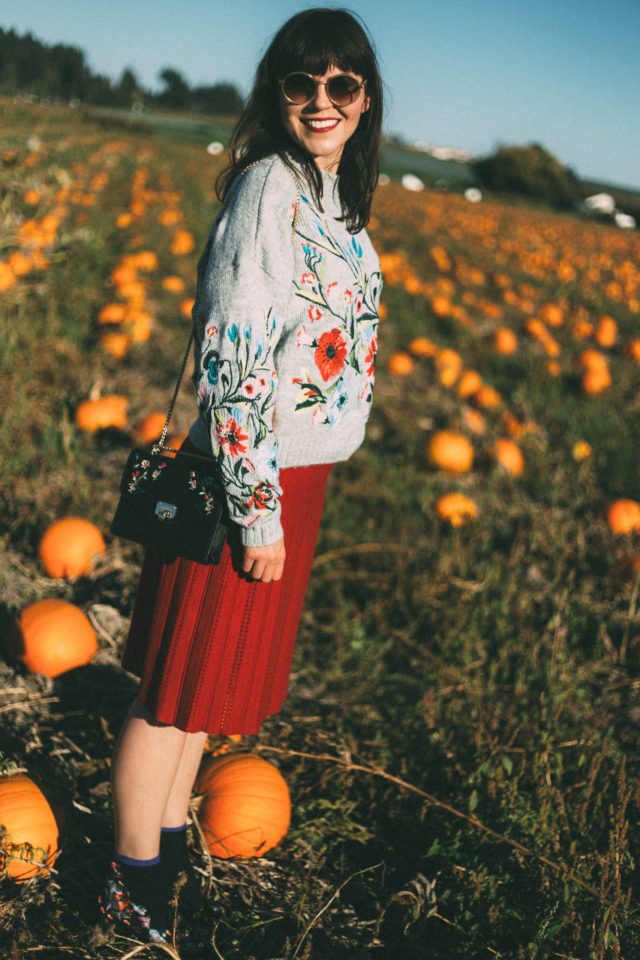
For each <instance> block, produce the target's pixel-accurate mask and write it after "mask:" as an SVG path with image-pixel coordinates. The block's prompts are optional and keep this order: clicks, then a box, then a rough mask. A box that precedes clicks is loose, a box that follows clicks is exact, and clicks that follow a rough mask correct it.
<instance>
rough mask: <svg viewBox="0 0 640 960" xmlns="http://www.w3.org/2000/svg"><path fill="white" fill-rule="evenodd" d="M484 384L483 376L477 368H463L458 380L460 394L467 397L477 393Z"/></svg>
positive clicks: (464, 397)
mask: <svg viewBox="0 0 640 960" xmlns="http://www.w3.org/2000/svg"><path fill="white" fill-rule="evenodd" d="M481 386H482V377H481V376H480V374H479V373H478V371H477V370H463V371H462V373H461V374H460V379H459V380H458V387H457V390H458V396H459V397H462V398H463V399H466V398H467V397H472V396H473V395H474V393H477V392H478V390H479V389H480V388H481Z"/></svg>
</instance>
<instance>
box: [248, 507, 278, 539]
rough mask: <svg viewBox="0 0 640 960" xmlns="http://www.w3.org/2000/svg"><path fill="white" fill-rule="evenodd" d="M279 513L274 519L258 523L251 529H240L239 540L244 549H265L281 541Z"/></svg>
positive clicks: (270, 518)
mask: <svg viewBox="0 0 640 960" xmlns="http://www.w3.org/2000/svg"><path fill="white" fill-rule="evenodd" d="M279 513H280V511H278V515H277V516H275V517H269V518H268V519H265V520H262V521H258V522H256V523H254V524H253V525H252V526H251V527H240V540H241V542H242V545H243V546H244V547H267V546H269V544H271V543H276V542H277V541H278V540H280V539H282V537H283V531H282V524H281V523H280V516H279Z"/></svg>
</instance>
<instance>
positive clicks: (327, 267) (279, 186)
mask: <svg viewBox="0 0 640 960" xmlns="http://www.w3.org/2000/svg"><path fill="white" fill-rule="evenodd" d="M297 181H298V185H299V194H300V199H299V202H297V196H298V189H297V184H296V179H295V178H294V177H293V175H292V173H291V171H290V170H288V169H287V167H286V166H285V164H284V163H283V162H282V161H281V160H280V158H279V157H277V156H270V157H266V158H265V159H264V160H262V161H260V162H259V163H258V164H255V165H253V166H252V167H250V168H249V169H248V170H247V171H246V172H245V174H244V176H242V177H239V178H238V179H237V180H236V181H235V183H234V184H233V187H232V189H231V190H230V192H229V194H228V195H227V197H226V199H225V202H224V204H223V206H222V208H221V210H220V213H219V214H218V217H217V218H216V221H215V223H214V225H213V228H212V230H211V233H210V235H209V240H208V242H207V245H206V247H205V250H204V253H203V254H202V257H201V259H200V262H199V264H198V285H197V292H196V300H195V305H194V308H193V320H194V329H195V366H194V373H193V380H194V384H195V387H196V391H197V395H198V407H199V411H200V417H199V419H198V420H197V421H196V422H195V423H194V425H193V426H192V428H191V431H190V434H189V436H190V439H191V440H192V441H193V442H194V443H195V444H196V445H197V446H199V447H200V448H202V449H205V450H211V451H212V453H213V454H214V456H216V457H217V460H218V467H219V470H220V476H221V479H222V482H223V484H224V487H225V492H226V496H227V502H228V506H229V511H230V516H231V519H232V520H233V521H234V522H235V523H237V524H239V525H240V526H241V528H242V530H241V536H242V542H243V543H244V544H245V545H262V544H269V543H274V542H275V541H276V540H278V539H279V538H280V537H281V536H282V528H281V525H280V504H279V497H280V495H281V490H280V487H279V484H278V471H279V469H280V468H284V467H297V466H306V465H309V464H318V463H334V462H336V461H339V460H346V459H347V458H348V457H349V456H351V454H352V453H353V452H354V450H356V449H357V447H358V446H359V445H360V444H361V443H362V440H363V437H364V429H365V423H366V421H367V418H368V415H369V410H370V405H371V394H372V387H373V376H374V363H375V354H376V347H377V333H376V331H377V323H378V304H379V298H380V289H381V277H380V264H379V261H378V257H377V256H376V253H375V251H374V249H373V247H372V245H371V242H370V240H369V238H368V236H367V234H366V232H365V231H364V230H363V231H361V232H360V233H358V234H356V235H355V236H354V235H352V234H350V233H348V231H347V229H346V227H345V224H344V222H339V221H338V220H337V219H336V218H337V217H340V216H341V215H342V211H341V206H340V200H339V196H338V179H337V177H335V176H332V175H331V174H328V173H323V189H324V193H323V197H322V207H323V212H321V211H320V210H319V209H318V208H317V206H316V205H315V204H314V201H313V199H312V194H311V192H310V190H309V189H308V188H307V186H306V183H305V181H304V179H303V176H302V174H301V173H300V174H299V176H298V178H297ZM296 208H297V215H296V214H295V211H296ZM294 225H295V230H294Z"/></svg>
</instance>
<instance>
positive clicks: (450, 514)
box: [436, 493, 478, 527]
mask: <svg viewBox="0 0 640 960" xmlns="http://www.w3.org/2000/svg"><path fill="white" fill-rule="evenodd" d="M436 514H437V515H438V517H439V518H440V520H447V521H448V522H449V523H450V524H451V526H452V527H461V526H462V524H463V523H466V522H467V521H468V520H475V518H476V517H477V516H478V508H477V506H476V504H475V503H474V501H473V500H472V499H471V497H467V496H466V495H465V494H464V493H445V494H444V495H443V496H442V497H440V499H439V500H438V501H437V502H436Z"/></svg>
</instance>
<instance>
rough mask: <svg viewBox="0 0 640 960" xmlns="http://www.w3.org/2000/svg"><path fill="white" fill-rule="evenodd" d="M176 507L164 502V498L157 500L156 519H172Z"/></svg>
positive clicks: (176, 510)
mask: <svg viewBox="0 0 640 960" xmlns="http://www.w3.org/2000/svg"><path fill="white" fill-rule="evenodd" d="M177 512H178V508H177V507H176V505H175V504H173V503H165V502H164V500H158V502H157V503H156V517H157V518H158V520H173V518H174V517H175V515H176V513H177Z"/></svg>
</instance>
